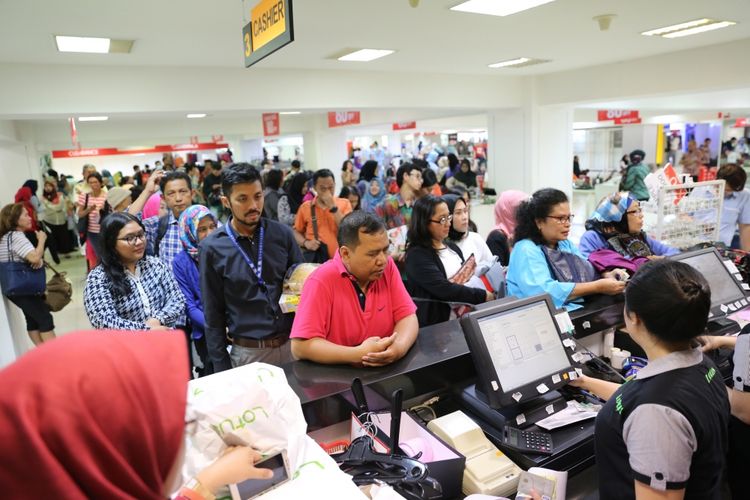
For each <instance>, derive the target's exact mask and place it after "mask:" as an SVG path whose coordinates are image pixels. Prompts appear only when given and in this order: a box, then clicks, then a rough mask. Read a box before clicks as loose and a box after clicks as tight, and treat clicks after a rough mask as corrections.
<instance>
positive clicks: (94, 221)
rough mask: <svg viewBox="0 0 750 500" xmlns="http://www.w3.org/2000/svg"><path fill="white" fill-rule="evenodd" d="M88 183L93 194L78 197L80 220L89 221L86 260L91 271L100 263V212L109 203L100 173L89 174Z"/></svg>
mask: <svg viewBox="0 0 750 500" xmlns="http://www.w3.org/2000/svg"><path fill="white" fill-rule="evenodd" d="M86 182H87V183H88V185H89V187H90V188H91V193H81V194H79V195H78V218H79V219H80V218H82V217H86V218H88V221H89V223H88V226H87V228H86V260H87V262H88V269H89V271H90V270H91V269H94V268H95V267H96V265H97V264H98V263H99V231H100V228H99V219H100V211H101V210H102V209H103V208H104V204H105V203H106V201H107V193H106V192H105V191H104V190H103V189H102V188H103V187H104V182H103V181H102V176H101V175H100V174H99V173H97V172H94V173H92V174H89V176H88V177H86Z"/></svg>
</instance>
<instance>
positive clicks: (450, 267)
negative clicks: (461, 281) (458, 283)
mask: <svg viewBox="0 0 750 500" xmlns="http://www.w3.org/2000/svg"><path fill="white" fill-rule="evenodd" d="M438 256H439V257H440V262H442V263H443V267H444V268H445V277H446V278H448V279H450V278H452V277H453V275H455V274H456V273H457V272H458V270H459V269H461V266H462V265H463V263H462V262H461V257H459V256H458V254H457V253H456V252H454V251H453V250H451V248H450V247H447V246H446V247H445V248H443V249H442V250H438Z"/></svg>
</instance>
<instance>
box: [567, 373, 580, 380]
mask: <svg viewBox="0 0 750 500" xmlns="http://www.w3.org/2000/svg"><path fill="white" fill-rule="evenodd" d="M568 377H570V380H575V379H577V378H578V373H576V372H568Z"/></svg>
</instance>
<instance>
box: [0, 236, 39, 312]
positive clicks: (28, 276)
mask: <svg viewBox="0 0 750 500" xmlns="http://www.w3.org/2000/svg"><path fill="white" fill-rule="evenodd" d="M12 238H13V233H10V235H9V236H8V257H9V258H10V261H9V262H0V286H1V287H2V289H3V295H5V296H6V297H13V296H23V295H42V294H43V293H44V289H45V286H46V284H45V282H44V280H45V274H44V267H40V268H39V269H34V268H33V267H31V265H30V264H29V263H28V262H26V261H21V262H19V261H15V260H13V253H12V252H11V250H10V248H11V240H12Z"/></svg>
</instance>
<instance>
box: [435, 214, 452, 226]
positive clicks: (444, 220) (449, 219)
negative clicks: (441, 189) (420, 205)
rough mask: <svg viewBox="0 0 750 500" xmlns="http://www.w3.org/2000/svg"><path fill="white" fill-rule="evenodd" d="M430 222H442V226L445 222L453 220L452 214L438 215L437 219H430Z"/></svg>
mask: <svg viewBox="0 0 750 500" xmlns="http://www.w3.org/2000/svg"><path fill="white" fill-rule="evenodd" d="M430 222H434V223H435V224H442V225H443V226H444V225H446V224H449V223H451V222H453V216H452V215H446V216H444V217H440V218H439V219H437V220H435V219H430Z"/></svg>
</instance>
